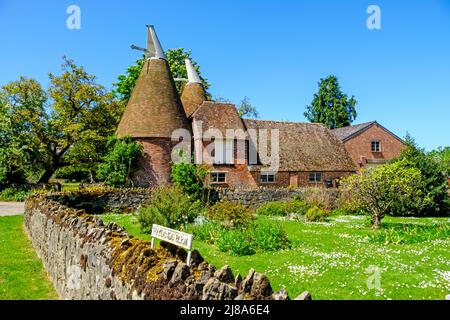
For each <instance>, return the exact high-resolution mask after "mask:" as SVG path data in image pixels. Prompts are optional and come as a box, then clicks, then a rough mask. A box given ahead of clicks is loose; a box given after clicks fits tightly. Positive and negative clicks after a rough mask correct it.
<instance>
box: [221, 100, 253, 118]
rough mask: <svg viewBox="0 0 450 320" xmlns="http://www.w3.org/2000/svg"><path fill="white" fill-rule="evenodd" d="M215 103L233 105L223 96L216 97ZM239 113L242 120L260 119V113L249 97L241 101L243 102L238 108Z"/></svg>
mask: <svg viewBox="0 0 450 320" xmlns="http://www.w3.org/2000/svg"><path fill="white" fill-rule="evenodd" d="M214 101H216V102H219V103H228V104H232V103H233V102H232V101H231V100H229V99H226V98H223V97H221V96H215V97H214ZM237 111H238V114H239V116H240V117H241V118H244V117H246V118H255V119H258V118H259V112H258V110H257V109H256V107H255V106H253V105H252V104H251V102H250V98H249V97H244V98H243V99H242V100H241V102H240V103H239V105H238V106H237Z"/></svg>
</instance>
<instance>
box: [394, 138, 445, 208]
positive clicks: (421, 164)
mask: <svg viewBox="0 0 450 320" xmlns="http://www.w3.org/2000/svg"><path fill="white" fill-rule="evenodd" d="M405 141H406V145H407V146H406V148H405V149H404V150H403V152H402V153H401V155H400V157H399V158H398V159H396V160H394V161H395V162H398V161H406V163H407V165H408V166H409V167H412V168H416V169H418V170H419V171H420V172H421V175H422V180H421V181H420V183H419V182H417V184H416V188H418V189H420V190H421V191H422V194H423V197H424V201H423V202H422V203H421V205H420V206H419V207H417V208H416V210H417V211H418V212H419V213H421V214H423V215H430V214H439V213H443V212H444V213H445V212H446V209H447V203H448V193H447V190H448V182H447V178H446V176H445V174H444V172H443V171H444V170H443V168H442V165H441V164H440V163H439V161H438V160H437V159H436V157H435V156H434V155H433V153H426V152H425V151H424V150H423V149H421V148H419V147H418V146H417V144H416V142H415V140H414V138H412V137H411V135H409V134H407V136H406V137H405Z"/></svg>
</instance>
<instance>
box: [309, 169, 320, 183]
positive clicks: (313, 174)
mask: <svg viewBox="0 0 450 320" xmlns="http://www.w3.org/2000/svg"><path fill="white" fill-rule="evenodd" d="M313 176H314V179H311V178H312V177H313ZM317 177H320V179H319V180H317ZM323 181H324V180H323V173H322V172H310V173H309V183H322V182H323Z"/></svg>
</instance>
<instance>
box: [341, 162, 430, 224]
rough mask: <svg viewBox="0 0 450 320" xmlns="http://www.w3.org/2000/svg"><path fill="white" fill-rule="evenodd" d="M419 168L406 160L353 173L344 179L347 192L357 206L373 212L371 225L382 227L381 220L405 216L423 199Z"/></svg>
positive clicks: (344, 187)
mask: <svg viewBox="0 0 450 320" xmlns="http://www.w3.org/2000/svg"><path fill="white" fill-rule="evenodd" d="M421 181H422V176H421V173H420V170H418V169H417V168H412V167H409V166H408V164H407V162H406V160H402V161H397V162H394V163H392V164H386V165H383V166H380V167H377V168H376V169H372V170H369V171H366V172H365V173H364V174H363V175H353V176H350V177H348V178H346V179H344V180H343V181H342V182H343V189H344V192H348V194H349V195H350V194H351V196H352V197H353V199H352V203H354V205H355V207H357V208H359V209H361V210H363V211H365V212H368V213H370V215H371V217H372V225H373V226H374V227H377V228H378V227H380V225H381V219H382V218H383V217H384V216H385V215H387V214H390V215H395V214H399V215H406V214H411V213H414V209H415V208H417V206H418V205H420V202H421V201H422V200H423V197H422V190H421V189H420V188H417V186H420V185H421V183H422V182H421Z"/></svg>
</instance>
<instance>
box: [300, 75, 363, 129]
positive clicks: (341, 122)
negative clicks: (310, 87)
mask: <svg viewBox="0 0 450 320" xmlns="http://www.w3.org/2000/svg"><path fill="white" fill-rule="evenodd" d="M356 104H357V102H356V100H355V98H354V97H353V96H352V97H351V98H350V99H348V97H347V95H346V94H344V93H342V91H341V88H340V86H339V82H338V79H337V77H335V76H329V77H327V78H326V79H320V82H319V92H318V93H316V94H315V95H314V99H313V101H312V103H311V104H310V105H309V106H307V107H306V112H305V113H304V115H305V117H306V118H307V119H308V120H309V121H311V122H318V123H323V124H325V125H326V126H327V127H328V128H330V129H335V128H342V127H345V126H349V125H350V124H351V123H352V122H353V121H354V120H355V119H356V116H357V113H356V108H355V106H356Z"/></svg>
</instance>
